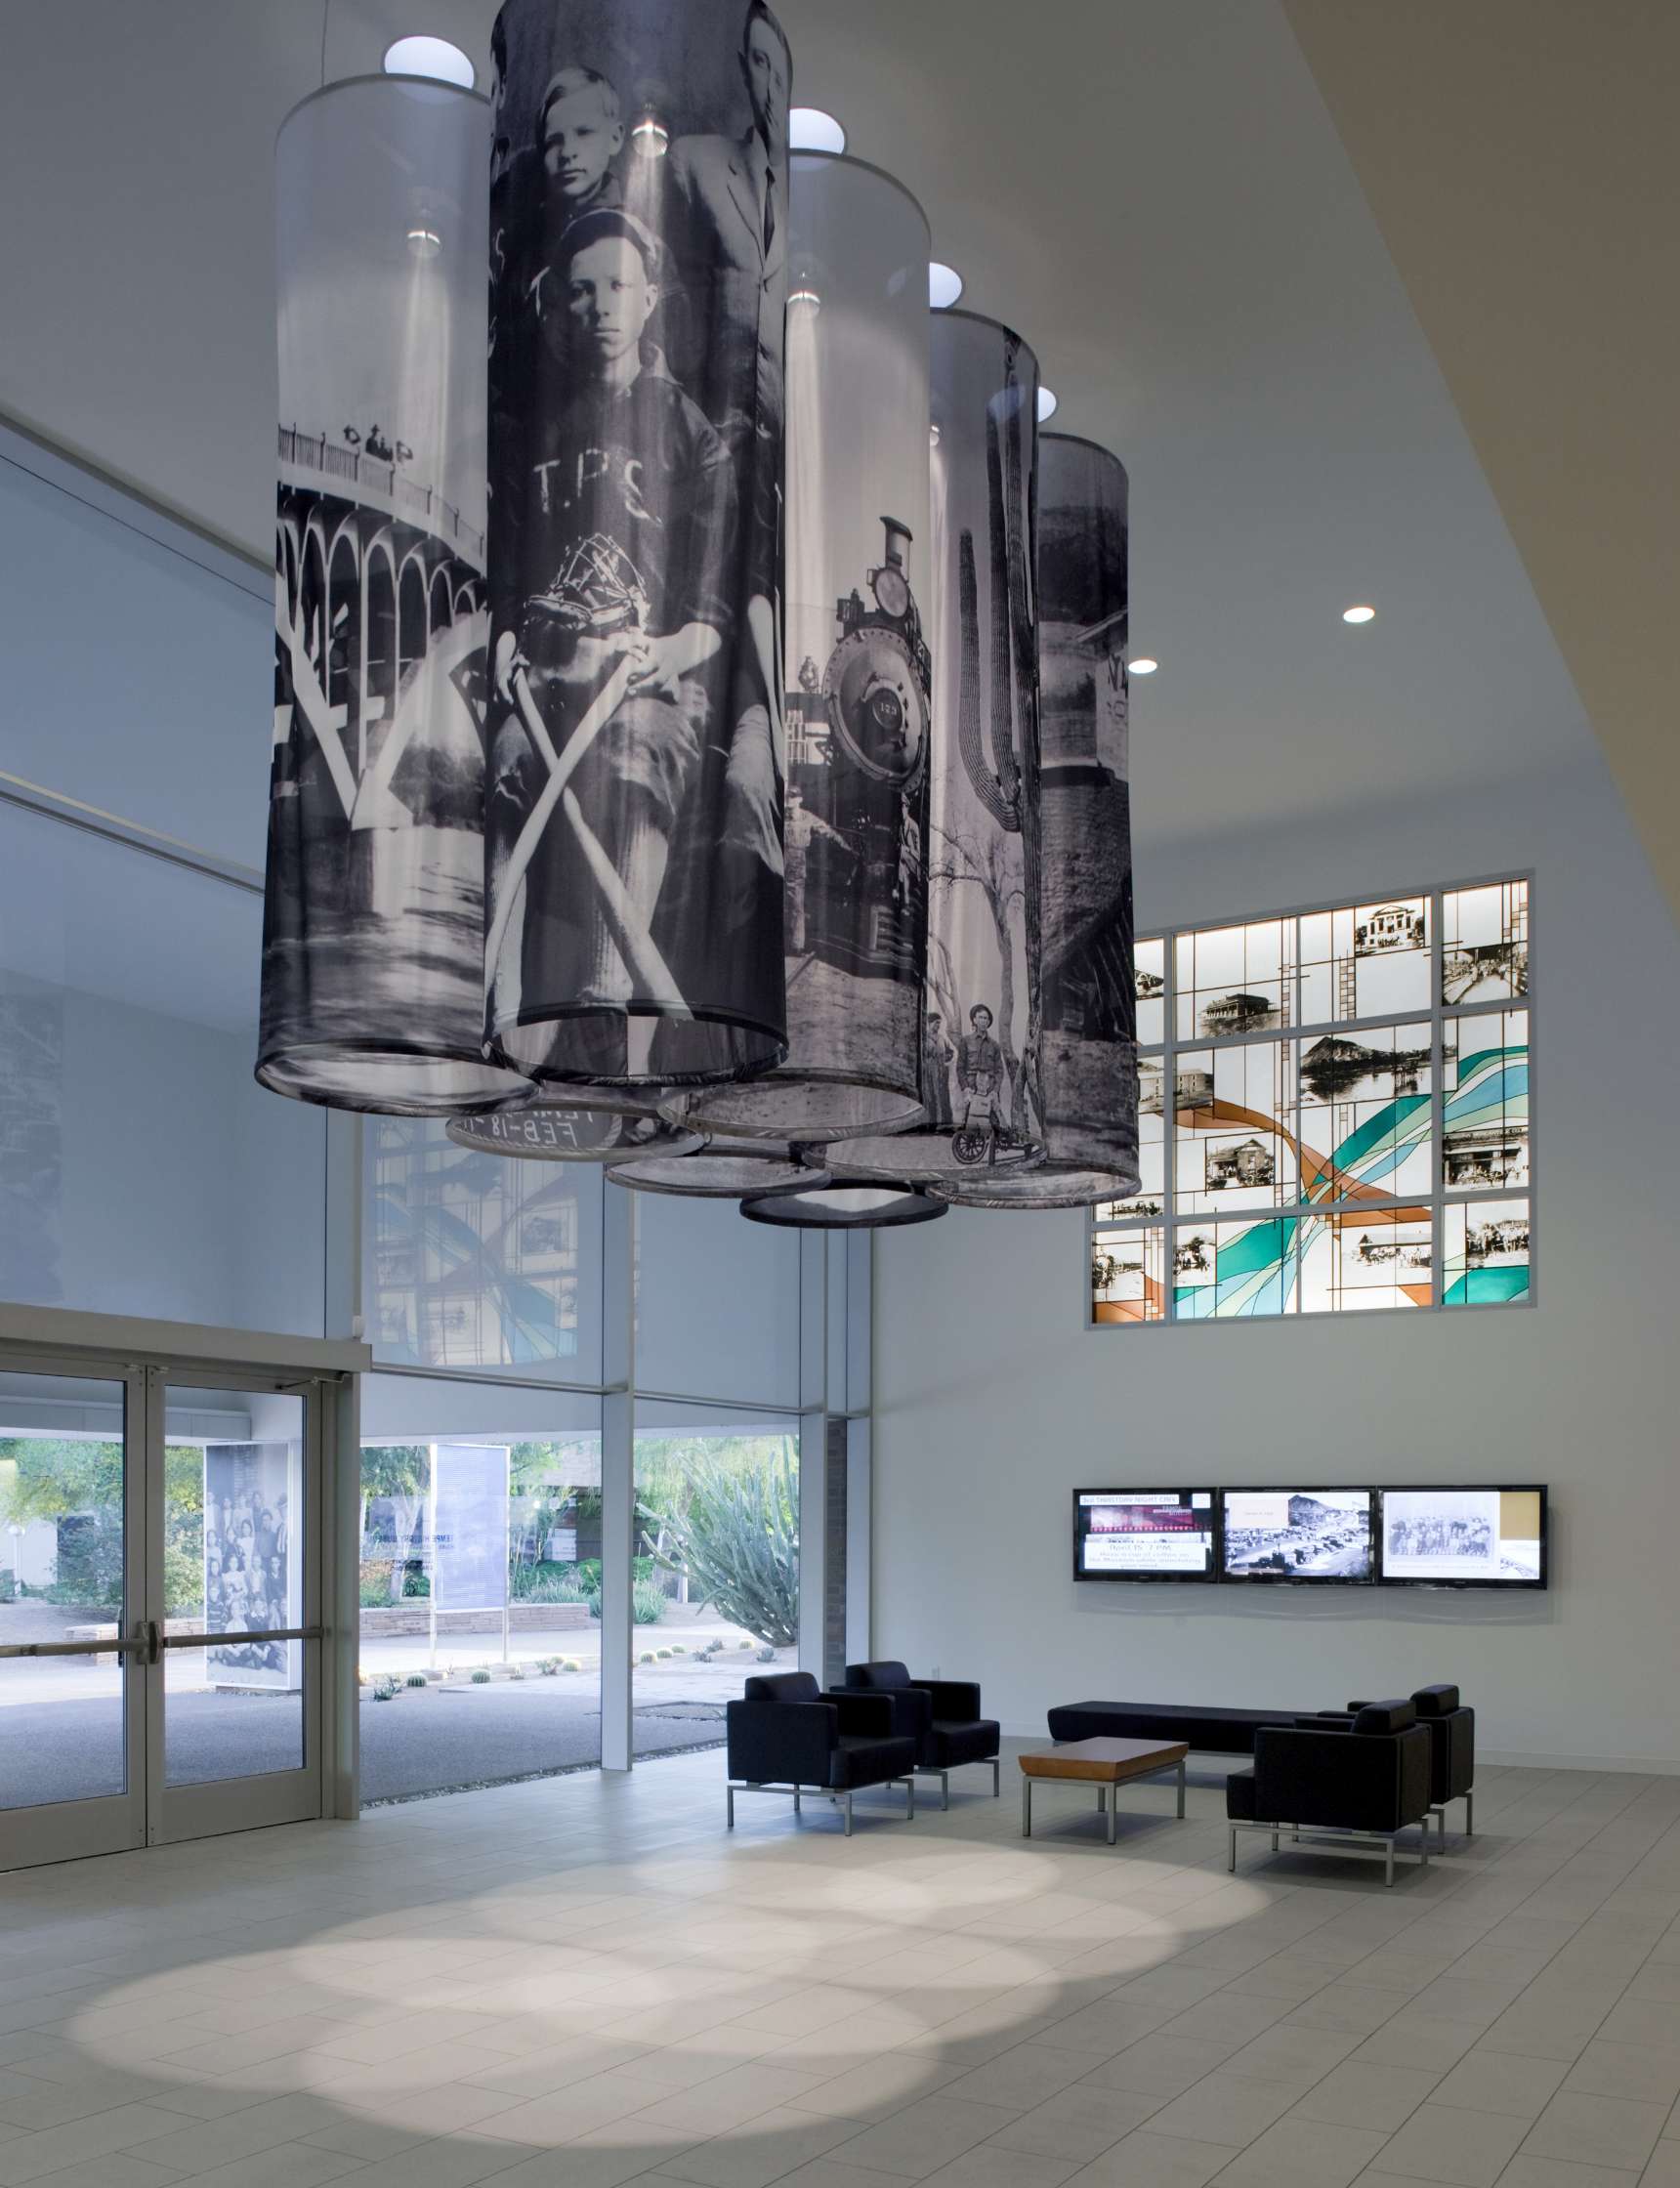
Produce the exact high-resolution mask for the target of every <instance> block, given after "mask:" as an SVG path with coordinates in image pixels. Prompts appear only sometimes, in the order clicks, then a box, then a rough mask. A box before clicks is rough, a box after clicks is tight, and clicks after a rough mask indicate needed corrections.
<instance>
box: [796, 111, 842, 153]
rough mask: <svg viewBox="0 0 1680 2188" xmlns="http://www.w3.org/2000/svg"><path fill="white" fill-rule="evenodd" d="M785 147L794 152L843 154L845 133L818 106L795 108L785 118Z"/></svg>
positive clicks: (829, 115) (830, 116) (832, 117)
mask: <svg viewBox="0 0 1680 2188" xmlns="http://www.w3.org/2000/svg"><path fill="white" fill-rule="evenodd" d="M787 145H788V149H789V150H790V151H796V152H843V151H844V150H845V149H846V132H845V131H844V130H843V129H842V128H841V126H840V124H839V123H838V122H837V121H836V120H835V119H834V116H833V115H832V114H825V113H824V112H823V111H822V108H821V107H820V106H795V107H794V108H792V110H791V111H790V112H789V114H788V117H787Z"/></svg>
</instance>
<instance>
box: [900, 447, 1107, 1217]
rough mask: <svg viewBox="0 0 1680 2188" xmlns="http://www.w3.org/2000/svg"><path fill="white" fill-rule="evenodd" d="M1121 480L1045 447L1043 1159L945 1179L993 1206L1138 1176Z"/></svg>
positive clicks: (1041, 456)
mask: <svg viewBox="0 0 1680 2188" xmlns="http://www.w3.org/2000/svg"><path fill="white" fill-rule="evenodd" d="M1126 557H1127V526H1126V474H1125V471H1124V468H1123V467H1122V466H1121V464H1120V462H1119V460H1118V459H1117V458H1116V457H1114V456H1112V455H1111V454H1110V453H1109V452H1108V450H1107V449H1106V448H1099V447H1097V446H1096V445H1095V444H1094V443H1093V442H1089V441H1078V440H1074V439H1073V438H1072V437H1071V436H1070V435H1067V434H1059V433H1052V434H1044V435H1042V436H1041V437H1040V439H1039V442H1038V684H1039V703H1038V737H1039V768H1038V815H1039V842H1040V846H1041V849H1040V856H1039V859H1038V861H1037V892H1036V893H1037V902H1038V923H1039V965H1038V991H1037V996H1036V998H1035V1003H1034V1011H1033V1016H1034V1025H1033V1030H1032V1034H1031V1045H1032V1048H1033V1051H1034V1055H1035V1061H1036V1070H1037V1082H1038V1088H1039V1098H1040V1102H1041V1105H1042V1117H1043V1139H1044V1152H1045V1159H1044V1161H1043V1163H1042V1164H1039V1165H1037V1166H1035V1167H1034V1168H1033V1169H1032V1170H1031V1172H1030V1173H1029V1174H1026V1175H1023V1176H1019V1177H998V1176H995V1175H994V1176H991V1177H984V1178H976V1179H974V1180H972V1181H966V1180H965V1181H963V1182H962V1183H960V1184H952V1183H949V1182H948V1181H947V1182H945V1183H942V1184H941V1186H940V1187H939V1189H938V1190H939V1191H940V1193H941V1194H942V1196H944V1197H947V1198H950V1199H955V1200H957V1201H959V1202H963V1203H967V1204H971V1205H976V1206H990V1207H1062V1206H1078V1205H1081V1204H1083V1203H1085V1202H1087V1201H1092V1200H1101V1199H1117V1198H1122V1197H1123V1196H1125V1195H1126V1194H1128V1193H1135V1192H1136V1190H1137V1184H1138V1062H1137V989H1136V982H1135V976H1134V970H1133V963H1132V840H1131V791H1130V786H1129V780H1128V775H1129V769H1128V733H1127V691H1126V583H1127V560H1126Z"/></svg>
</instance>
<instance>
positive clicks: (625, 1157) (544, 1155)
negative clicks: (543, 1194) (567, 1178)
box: [444, 1102, 705, 1162]
mask: <svg viewBox="0 0 1680 2188" xmlns="http://www.w3.org/2000/svg"><path fill="white" fill-rule="evenodd" d="M444 1131H445V1132H446V1133H447V1135H448V1137H449V1138H450V1139H452V1140H453V1141H454V1142H455V1144H456V1146H457V1147H473V1148H479V1149H481V1150H482V1151H483V1153H484V1154H486V1155H506V1156H511V1157H514V1158H515V1159H516V1160H518V1161H522V1162H628V1161H631V1160H634V1159H637V1158H639V1157H643V1156H652V1155H692V1154H693V1152H694V1150H695V1149H696V1148H700V1147H703V1146H704V1145H705V1141H704V1139H703V1138H702V1137H701V1135H700V1134H699V1133H698V1132H685V1131H684V1130H683V1129H682V1127H681V1126H680V1125H675V1124H667V1123H665V1122H664V1121H663V1119H662V1118H660V1117H656V1116H633V1115H627V1114H626V1113H625V1112H624V1111H622V1110H579V1109H569V1108H567V1109H561V1108H558V1107H555V1106H553V1105H551V1104H549V1103H547V1102H532V1103H528V1104H527V1105H526V1106H525V1108H523V1109H518V1110H503V1111H499V1112H498V1113H497V1114H496V1115H493V1116H452V1117H451V1118H450V1119H449V1121H448V1123H447V1124H446V1125H445V1126H444Z"/></svg>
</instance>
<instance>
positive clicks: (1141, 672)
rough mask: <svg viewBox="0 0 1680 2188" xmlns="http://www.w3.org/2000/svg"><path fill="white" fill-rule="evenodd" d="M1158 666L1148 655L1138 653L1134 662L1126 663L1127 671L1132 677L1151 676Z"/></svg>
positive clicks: (1157, 662)
mask: <svg viewBox="0 0 1680 2188" xmlns="http://www.w3.org/2000/svg"><path fill="white" fill-rule="evenodd" d="M1159 666H1160V663H1159V661H1157V660H1153V659H1152V658H1151V657H1150V655H1149V654H1148V653H1140V654H1139V655H1138V656H1137V658H1136V660H1133V661H1128V662H1127V663H1126V667H1127V669H1128V670H1129V671H1130V673H1131V674H1132V675H1133V676H1153V675H1154V674H1155V670H1156V669H1157V668H1159Z"/></svg>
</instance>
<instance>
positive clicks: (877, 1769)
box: [725, 1671, 916, 1838]
mask: <svg viewBox="0 0 1680 2188" xmlns="http://www.w3.org/2000/svg"><path fill="white" fill-rule="evenodd" d="M725 1717H726V1719H727V1721H728V1738H729V1775H730V1784H729V1788H728V1803H729V1828H730V1830H734V1829H735V1794H736V1793H737V1792H753V1793H772V1792H774V1793H791V1794H792V1795H793V1812H794V1814H795V1815H798V1814H799V1812H800V1802H801V1799H802V1797H803V1795H805V1794H806V1793H815V1794H817V1795H819V1797H821V1798H824V1799H828V1800H831V1801H833V1803H834V1805H835V1806H836V1807H837V1808H839V1809H840V1810H841V1812H842V1814H843V1815H844V1817H845V1823H846V1835H847V1837H848V1838H850V1837H851V1835H852V1795H853V1794H854V1793H855V1792H859V1791H861V1789H862V1788H864V1787H865V1786H891V1785H901V1784H902V1785H903V1788H904V1790H905V1792H906V1793H907V1794H908V1795H909V1806H908V1810H907V1813H908V1815H909V1816H911V1817H913V1816H914V1815H915V1812H916V1783H915V1775H914V1773H915V1767H916V1744H915V1741H914V1740H913V1739H912V1738H910V1737H909V1736H907V1735H899V1734H897V1733H896V1732H895V1730H894V1726H893V1711H892V1707H891V1704H889V1703H888V1702H887V1700H886V1698H885V1697H884V1696H881V1695H870V1694H823V1693H822V1692H821V1690H820V1689H819V1686H818V1684H817V1681H816V1680H815V1679H814V1678H813V1677H812V1675H811V1673H810V1672H809V1671H778V1672H768V1673H765V1674H763V1675H761V1676H757V1677H754V1678H750V1679H748V1680H747V1682H746V1688H745V1691H744V1693H743V1695H742V1697H741V1699H740V1700H739V1701H738V1702H732V1703H731V1704H729V1706H728V1708H727V1709H726V1711H725Z"/></svg>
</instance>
